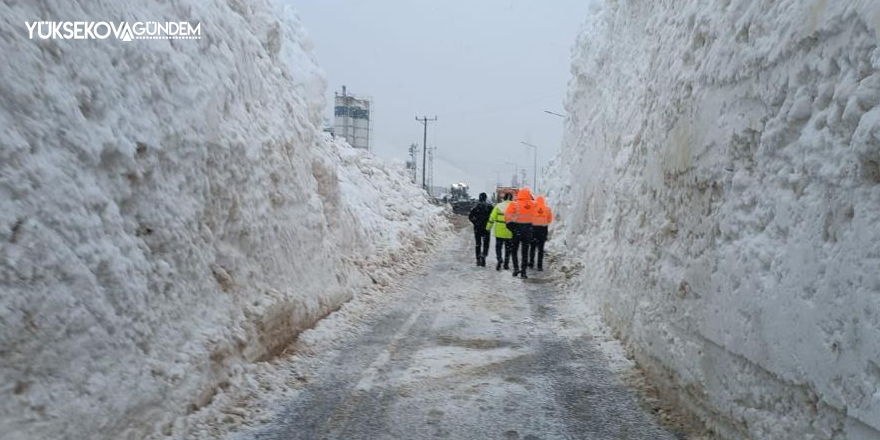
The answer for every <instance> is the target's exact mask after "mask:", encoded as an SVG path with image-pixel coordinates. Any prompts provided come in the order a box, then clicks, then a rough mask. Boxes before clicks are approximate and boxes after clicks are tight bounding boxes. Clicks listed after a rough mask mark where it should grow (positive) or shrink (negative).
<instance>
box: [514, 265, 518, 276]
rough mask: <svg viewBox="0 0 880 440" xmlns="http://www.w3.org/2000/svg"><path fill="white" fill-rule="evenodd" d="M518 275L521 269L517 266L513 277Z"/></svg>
mask: <svg viewBox="0 0 880 440" xmlns="http://www.w3.org/2000/svg"><path fill="white" fill-rule="evenodd" d="M517 275H519V268H518V267H516V266H513V276H517Z"/></svg>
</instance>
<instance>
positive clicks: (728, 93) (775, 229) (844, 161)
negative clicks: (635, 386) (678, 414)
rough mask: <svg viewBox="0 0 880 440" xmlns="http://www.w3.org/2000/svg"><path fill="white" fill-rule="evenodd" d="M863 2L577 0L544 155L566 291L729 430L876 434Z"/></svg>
mask: <svg viewBox="0 0 880 440" xmlns="http://www.w3.org/2000/svg"><path fill="white" fill-rule="evenodd" d="M878 31H880V4H878V3H877V2H874V1H849V2H833V1H825V0H818V1H806V0H781V1H775V2H767V1H758V0H733V1H727V2H703V1H697V0H690V1H686V0H682V1H672V2H639V1H633V0H624V1H619V2H611V1H609V2H602V1H594V2H593V3H592V6H591V11H590V14H589V17H588V19H587V22H586V24H585V26H584V30H583V32H582V34H581V36H580V37H579V39H578V41H577V43H576V45H575V46H574V48H573V57H574V59H573V65H572V75H573V77H572V80H571V82H570V90H569V98H568V100H567V104H566V108H567V111H568V118H567V120H566V134H565V142H564V146H563V150H562V152H561V154H560V156H559V157H558V158H557V159H556V160H555V162H554V164H553V166H552V167H551V172H550V173H548V178H551V179H553V180H554V182H553V184H552V191H550V197H549V200H552V201H555V202H556V203H557V204H558V205H559V206H558V207H557V209H556V212H557V213H558V217H559V220H560V221H559V223H558V224H557V225H556V228H555V230H556V233H557V234H558V238H559V239H560V240H559V241H558V242H557V243H553V242H551V246H557V247H556V248H555V249H558V250H566V251H570V254H571V256H572V257H574V258H576V259H578V260H579V261H580V264H582V265H583V267H584V269H583V271H582V275H581V276H580V278H579V282H578V283H576V285H577V286H579V288H578V294H577V295H578V296H579V297H581V299H582V301H583V303H584V304H588V305H592V306H594V307H597V308H598V309H599V310H601V313H602V316H603V318H604V319H605V321H606V322H607V323H608V324H609V325H610V327H611V328H612V330H613V332H614V334H615V335H617V336H619V337H620V338H621V339H622V340H623V341H624V342H625V343H626V344H627V347H628V348H629V349H630V350H631V351H632V352H633V353H634V354H635V356H636V359H637V361H638V362H639V363H640V364H642V366H644V367H645V368H646V370H647V371H649V372H650V374H651V375H652V376H653V377H654V378H656V379H657V380H658V381H660V382H665V383H666V384H667V391H668V394H669V395H677V396H678V397H680V398H681V403H682V404H683V405H687V406H689V407H691V409H692V410H693V411H695V412H697V413H698V414H700V415H701V416H702V417H703V418H705V419H706V420H707V421H708V422H709V424H710V426H711V427H712V428H714V429H715V430H717V431H718V432H719V433H721V434H722V435H724V436H725V437H728V438H761V439H804V438H812V439H840V438H847V439H868V438H871V439H874V438H880V367H878V361H877V359H880V306H878V304H880V303H878V298H880V271H878V270H877V268H878V267H880V227H878V226H877V225H878V224H880V106H878V103H880V49H878Z"/></svg>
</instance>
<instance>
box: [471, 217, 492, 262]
mask: <svg viewBox="0 0 880 440" xmlns="http://www.w3.org/2000/svg"><path fill="white" fill-rule="evenodd" d="M474 241H476V242H477V246H476V251H477V252H476V255H477V260H479V259H480V257H483V258H485V257H486V255H489V231H487V230H486V226H485V225H483V227H482V228H479V227H476V226H474ZM481 246H482V249H480V248H481Z"/></svg>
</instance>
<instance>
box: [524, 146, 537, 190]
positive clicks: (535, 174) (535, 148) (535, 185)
mask: <svg viewBox="0 0 880 440" xmlns="http://www.w3.org/2000/svg"><path fill="white" fill-rule="evenodd" d="M520 143H521V144H523V145H525V146H527V147H531V148H532V149H534V150H535V162H534V164H533V165H532V167H533V168H532V173H533V174H534V175H533V176H532V178H533V179H534V180H532V185H533V186H534V187H535V188H534V190H535V193H537V192H538V146H537V145H532V144H530V143H528V142H520Z"/></svg>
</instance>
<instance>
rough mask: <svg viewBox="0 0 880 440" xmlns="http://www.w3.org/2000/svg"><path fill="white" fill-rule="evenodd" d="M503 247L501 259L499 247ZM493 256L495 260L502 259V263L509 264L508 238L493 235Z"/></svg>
mask: <svg viewBox="0 0 880 440" xmlns="http://www.w3.org/2000/svg"><path fill="white" fill-rule="evenodd" d="M502 247H503V248H504V259H503V260H502V259H501V248H502ZM495 258H496V259H497V261H499V262H501V261H504V265H505V266H506V265H508V264H510V239H509V238H498V237H495Z"/></svg>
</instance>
